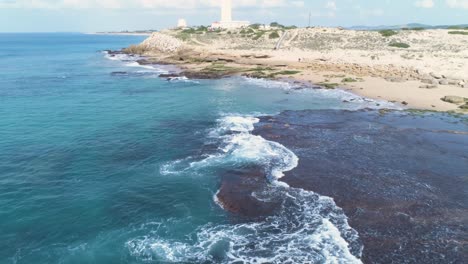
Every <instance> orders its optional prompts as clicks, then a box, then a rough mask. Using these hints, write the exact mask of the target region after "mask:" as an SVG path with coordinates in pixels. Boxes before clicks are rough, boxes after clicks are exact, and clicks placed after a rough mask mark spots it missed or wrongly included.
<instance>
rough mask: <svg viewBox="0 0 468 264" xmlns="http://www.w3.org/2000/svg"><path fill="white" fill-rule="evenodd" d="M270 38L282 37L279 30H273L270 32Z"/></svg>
mask: <svg viewBox="0 0 468 264" xmlns="http://www.w3.org/2000/svg"><path fill="white" fill-rule="evenodd" d="M268 37H269V38H270V39H277V38H279V37H280V35H279V33H278V31H273V32H271V33H270V35H269V36H268Z"/></svg>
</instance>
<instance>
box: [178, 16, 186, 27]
mask: <svg viewBox="0 0 468 264" xmlns="http://www.w3.org/2000/svg"><path fill="white" fill-rule="evenodd" d="M186 27H187V21H186V20H185V19H183V18H181V19H179V20H178V21H177V28H186Z"/></svg>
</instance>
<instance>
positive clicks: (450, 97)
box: [441, 95, 468, 104]
mask: <svg viewBox="0 0 468 264" xmlns="http://www.w3.org/2000/svg"><path fill="white" fill-rule="evenodd" d="M441 100H442V101H444V102H447V103H452V104H463V103H465V102H466V101H468V98H464V97H461V96H454V95H447V96H445V97H444V98H442V99H441Z"/></svg>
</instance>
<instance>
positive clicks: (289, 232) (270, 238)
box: [127, 115, 362, 264]
mask: <svg viewBox="0 0 468 264" xmlns="http://www.w3.org/2000/svg"><path fill="white" fill-rule="evenodd" d="M258 122H259V119H258V118H256V117H253V116H242V115H225V116H223V117H221V118H220V119H219V120H218V122H217V126H216V127H215V128H214V129H212V130H211V131H210V132H209V138H210V139H218V140H219V141H220V142H219V149H218V152H216V153H213V154H210V155H208V156H206V157H205V158H201V159H199V160H196V158H194V157H190V158H187V159H183V160H178V161H175V162H171V163H168V164H166V165H165V166H163V167H162V171H164V172H170V173H171V174H177V171H179V172H186V171H198V170H203V169H206V168H208V167H216V166H222V167H224V166H236V165H239V164H245V163H248V164H257V165H261V166H262V167H263V168H264V169H265V172H266V174H267V177H268V180H269V181H270V182H271V183H272V184H270V185H269V186H265V189H263V190H262V191H257V192H254V193H252V194H251V195H252V197H254V198H255V199H257V200H259V201H263V202H270V201H275V202H279V204H280V208H278V210H277V212H276V213H275V214H274V215H272V216H269V217H267V218H266V219H263V220H261V221H256V222H247V223H240V224H221V225H213V224H207V225H205V226H202V227H200V228H199V229H197V230H196V231H195V238H193V239H187V240H185V241H182V240H177V241H174V240H169V239H167V238H164V237H159V236H157V235H154V234H153V235H148V236H144V237H137V238H134V239H132V240H130V241H128V242H127V248H128V249H129V251H130V254H131V255H132V256H134V257H136V258H138V259H141V260H146V261H166V262H170V263H177V262H190V263H200V262H216V263H330V264H332V263H361V261H360V259H359V258H360V256H361V254H362V244H361V243H360V241H359V236H358V233H357V232H356V231H355V230H354V229H352V228H351V227H350V226H349V224H348V221H347V217H346V216H345V214H344V212H343V210H342V209H341V208H339V207H338V206H336V204H335V203H334V201H333V199H331V198H329V197H325V196H320V195H318V194H316V193H314V192H310V191H306V190H302V189H297V188H291V187H289V186H287V185H286V184H284V183H283V182H281V181H280V179H281V177H283V175H284V172H287V171H290V170H292V169H294V168H295V167H296V166H297V165H298V162H299V159H298V157H297V156H296V155H295V154H294V153H293V152H292V151H290V150H289V149H287V148H286V147H284V146H283V145H281V144H279V143H277V142H272V141H268V140H266V139H264V138H262V137H260V136H256V135H253V134H251V132H252V131H253V130H254V127H255V124H256V123H258ZM218 193H219V191H218V192H217V193H216V194H215V195H214V197H213V200H214V202H215V203H216V204H218V205H219V206H221V207H223V204H222V202H221V201H220V200H219V199H218V196H217V195H218Z"/></svg>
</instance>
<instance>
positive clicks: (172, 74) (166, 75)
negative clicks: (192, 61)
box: [159, 73, 181, 78]
mask: <svg viewBox="0 0 468 264" xmlns="http://www.w3.org/2000/svg"><path fill="white" fill-rule="evenodd" d="M159 77H161V78H177V77H181V75H180V74H177V73H163V74H160V75H159Z"/></svg>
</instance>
